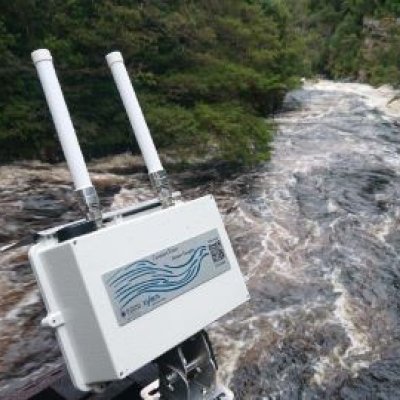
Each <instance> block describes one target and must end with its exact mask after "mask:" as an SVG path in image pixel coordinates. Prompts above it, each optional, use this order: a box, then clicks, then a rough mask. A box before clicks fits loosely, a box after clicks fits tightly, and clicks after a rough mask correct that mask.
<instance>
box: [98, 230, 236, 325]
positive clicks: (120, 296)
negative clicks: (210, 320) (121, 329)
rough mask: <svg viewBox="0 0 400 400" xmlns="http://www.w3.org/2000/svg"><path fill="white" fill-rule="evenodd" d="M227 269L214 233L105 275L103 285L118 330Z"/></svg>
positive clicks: (216, 232) (180, 244)
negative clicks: (118, 326) (115, 318)
mask: <svg viewBox="0 0 400 400" xmlns="http://www.w3.org/2000/svg"><path fill="white" fill-rule="evenodd" d="M229 268H230V265H229V261H228V259H227V257H226V254H225V250H224V248H223V246H222V243H221V238H220V237H219V234H218V231H217V230H216V229H214V230H211V231H209V232H206V233H203V234H202V235H199V236H195V237H193V238H191V239H188V240H185V241H184V242H181V243H179V244H176V245H175V246H171V247H168V248H166V249H164V250H161V251H158V252H157V253H154V254H150V255H149V256H148V257H144V258H142V259H140V260H137V261H134V262H132V263H129V264H128V265H125V266H123V267H120V268H117V269H115V270H113V271H110V272H107V273H106V274H104V275H103V282H104V284H105V286H106V289H107V292H108V295H109V296H110V300H111V303H112V306H113V309H114V312H115V315H116V317H117V321H118V323H119V325H121V326H122V325H125V324H127V323H128V322H130V321H132V320H134V319H136V318H138V317H140V316H142V315H144V314H147V313H148V312H150V311H152V310H154V309H155V308H157V307H159V306H160V305H162V304H165V303H166V302H168V301H170V300H172V299H174V298H175V297H177V296H180V295H181V294H183V293H186V292H187V291H189V290H191V289H194V288H195V287H197V286H199V285H201V284H202V283H205V282H207V281H209V280H210V279H213V278H215V277H216V276H218V275H220V274H222V273H224V272H226V271H227V270H229Z"/></svg>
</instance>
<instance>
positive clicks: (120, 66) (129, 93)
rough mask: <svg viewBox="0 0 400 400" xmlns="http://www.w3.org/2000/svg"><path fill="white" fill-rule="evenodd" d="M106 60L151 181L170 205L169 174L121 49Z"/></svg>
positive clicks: (163, 200)
mask: <svg viewBox="0 0 400 400" xmlns="http://www.w3.org/2000/svg"><path fill="white" fill-rule="evenodd" d="M106 60H107V64H108V66H109V67H110V69H111V73H112V76H113V78H114V81H115V83H116V85H117V89H118V92H119V94H120V96H121V99H122V102H123V104H124V106H125V110H126V113H127V114H128V118H129V121H130V123H131V125H132V129H133V132H134V134H135V137H136V140H137V142H138V145H139V148H140V151H141V152H142V155H143V158H144V162H145V164H146V167H147V170H148V173H149V177H150V180H151V183H152V185H153V187H154V188H155V189H156V191H157V193H158V195H159V197H160V200H161V202H162V204H163V206H165V207H167V206H170V205H171V204H172V195H171V190H170V188H169V184H168V180H167V174H166V172H165V170H164V168H163V166H162V164H161V161H160V157H159V156H158V153H157V150H156V147H155V146H154V142H153V139H152V137H151V134H150V131H149V128H148V126H147V123H146V120H145V119H144V116H143V112H142V109H141V107H140V104H139V101H138V99H137V97H136V93H135V90H134V89H133V85H132V82H131V80H130V78H129V75H128V71H127V70H126V67H125V64H124V59H123V58H122V54H121V53H120V52H119V51H115V52H112V53H110V54H108V55H107V56H106Z"/></svg>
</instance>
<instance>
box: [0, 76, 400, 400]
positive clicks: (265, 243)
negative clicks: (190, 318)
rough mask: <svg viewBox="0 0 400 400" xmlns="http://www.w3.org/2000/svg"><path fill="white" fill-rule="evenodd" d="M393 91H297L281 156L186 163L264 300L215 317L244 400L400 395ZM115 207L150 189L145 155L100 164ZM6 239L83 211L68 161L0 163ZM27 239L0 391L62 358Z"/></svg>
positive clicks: (397, 146)
mask: <svg viewBox="0 0 400 400" xmlns="http://www.w3.org/2000/svg"><path fill="white" fill-rule="evenodd" d="M394 95H395V93H394V91H392V90H391V89H390V88H382V89H381V90H377V89H373V88H371V87H369V86H366V85H357V84H348V83H347V84H340V83H333V82H327V81H322V82H318V83H307V84H306V85H305V87H304V88H303V89H301V90H298V91H295V92H293V93H291V94H290V95H289V96H288V98H287V102H286V108H287V111H285V112H284V113H282V114H281V115H279V116H278V118H277V122H278V123H279V126H280V132H279V134H278V135H277V136H276V138H275V143H274V153H273V157H272V160H271V162H269V163H266V164H265V165H262V166H260V167H258V168H257V169H253V170H250V171H249V170H246V171H243V170H242V171H229V169H227V168H226V167H224V166H223V165H219V166H218V165H214V166H203V167H201V168H200V170H188V171H186V172H184V173H173V174H172V176H171V177H172V183H173V186H174V187H175V188H177V189H179V190H181V191H182V192H183V193H184V197H185V198H195V197H198V196H200V195H202V194H206V193H212V194H214V195H215V197H216V199H217V202H218V205H219V207H220V210H221V211H222V212H223V215H224V219H225V223H226V225H227V229H228V233H229V235H230V237H231V240H232V242H233V245H234V248H235V250H236V254H237V256H238V258H239V260H240V264H241V266H242V270H243V272H244V273H245V275H246V279H247V283H248V286H249V289H250V292H251V296H252V300H251V301H250V302H249V303H248V304H247V305H245V306H243V307H241V308H239V309H238V310H236V311H234V312H233V313H231V314H229V315H228V316H226V317H225V318H223V319H222V320H220V321H218V322H216V323H215V324H213V326H212V327H211V329H210V330H209V331H210V334H211V337H212V340H213V343H214V344H215V347H216V350H217V355H218V359H219V361H220V376H221V378H222V379H223V380H224V381H225V382H227V383H228V384H229V385H230V387H231V388H232V389H233V390H234V391H235V393H236V396H237V399H328V398H329V399H398V398H400V357H399V356H400V297H399V294H398V290H399V288H400V259H399V250H400V247H399V246H400V234H399V233H398V229H397V228H398V218H399V215H400V200H399V195H400V186H399V183H400V136H399V128H398V124H397V121H398V120H399V121H400V112H398V110H397V109H396V104H395V103H393V104H392V105H390V106H389V107H388V106H387V103H388V102H389V101H390V100H391V98H392V97H393V96H394ZM90 169H91V171H92V176H93V178H94V181H95V184H96V186H97V187H98V188H99V192H100V196H101V198H102V200H103V204H104V206H105V207H106V208H109V207H118V206H122V205H126V204H130V203H131V202H135V201H139V200H144V199H147V198H150V197H151V191H150V188H149V186H148V183H147V178H146V175H145V173H144V172H143V169H141V167H140V166H139V164H138V161H137V160H132V158H130V157H128V156H119V157H114V158H109V159H104V160H100V161H97V162H94V163H92V164H91V166H90ZM0 187H1V193H0V207H1V210H2V213H1V216H0V218H1V224H0V246H1V245H2V244H7V243H10V242H12V241H13V240H17V239H20V238H22V237H23V236H24V235H26V234H29V233H32V232H34V231H36V230H39V229H42V228H45V227H48V226H53V225H56V224H58V223H60V222H63V221H70V220H73V219H75V218H76V217H77V216H78V215H79V213H78V211H77V209H76V206H75V202H74V199H73V197H72V195H71V192H70V189H69V176H68V173H67V172H66V171H65V168H64V167H63V166H62V165H60V166H49V165H45V164H41V163H37V162H32V163H24V164H14V165H8V166H3V167H0ZM26 251H27V247H21V248H19V249H17V250H12V251H9V252H7V253H4V254H3V255H1V256H0V257H1V259H0V266H1V267H0V268H1V269H0V271H1V275H0V285H1V293H2V296H1V300H0V302H1V303H0V305H1V306H0V317H1V320H0V324H1V325H0V385H1V389H0V394H1V393H6V391H9V390H13V388H15V387H18V386H19V385H21V384H23V383H25V382H26V381H27V380H29V379H31V378H33V377H34V376H35V375H38V374H42V373H43V372H45V371H48V370H51V369H53V368H54V367H55V366H56V365H59V363H61V362H62V360H61V359H60V355H59V351H58V347H57V344H56V342H55V340H54V337H53V333H52V332H51V331H49V330H45V329H42V328H40V327H39V322H40V319H41V318H42V317H43V316H44V314H45V312H44V310H43V306H42V303H41V301H40V296H39V294H38V291H37V288H36V284H35V282H34V279H33V276H32V273H31V270H30V267H29V264H28V262H27V259H26Z"/></svg>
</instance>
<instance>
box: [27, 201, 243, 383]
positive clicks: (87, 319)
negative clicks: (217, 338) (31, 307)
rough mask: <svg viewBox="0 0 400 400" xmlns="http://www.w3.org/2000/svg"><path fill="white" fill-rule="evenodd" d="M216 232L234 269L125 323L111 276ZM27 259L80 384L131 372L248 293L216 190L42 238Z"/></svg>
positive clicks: (192, 332) (66, 358) (205, 323)
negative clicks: (79, 232) (67, 235)
mask: <svg viewBox="0 0 400 400" xmlns="http://www.w3.org/2000/svg"><path fill="white" fill-rule="evenodd" d="M210 231H213V232H217V235H218V236H219V237H220V242H221V243H220V244H221V245H222V247H223V250H224V252H225V256H226V257H225V259H226V260H227V262H228V263H229V265H230V268H229V269H228V270H224V272H222V273H220V274H219V275H218V276H215V277H212V279H209V280H206V281H204V282H202V283H201V284H199V285H198V286H196V287H194V288H191V289H190V290H188V291H186V292H185V293H183V294H180V295H178V296H177V297H175V298H173V299H171V300H169V301H168V302H166V303H164V304H161V305H158V306H156V308H154V309H152V310H151V311H150V312H147V313H145V314H144V315H141V316H139V317H137V318H136V319H134V320H132V321H130V322H125V323H123V324H121V323H120V322H119V321H118V317H117V316H116V312H115V308H113V304H112V300H110V294H109V292H108V291H107V289H106V286H105V281H107V282H108V276H110V274H111V275H112V276H114V275H113V274H114V273H115V271H119V270H120V269H121V267H122V266H126V265H129V264H130V263H132V262H135V261H137V260H141V259H143V258H146V257H149V255H151V254H153V255H154V254H155V253H157V252H159V251H160V250H162V251H164V249H168V248H171V246H172V247H173V246H175V247H178V246H176V245H177V244H179V243H182V242H183V241H188V240H189V242H191V241H192V240H193V238H198V237H199V235H200V236H201V237H202V236H204V234H205V232H210ZM195 240H196V239H195ZM217 251H219V250H217ZM157 254H158V253H157ZM184 254H186V253H184ZM219 256H220V255H219V254H218V252H217V253H216V257H219ZM29 257H30V261H31V264H32V266H33V269H34V272H35V274H36V277H37V280H38V283H39V286H40V290H41V293H42V296H43V298H44V301H45V304H46V308H47V311H48V316H47V317H46V318H45V319H44V320H43V323H44V324H45V325H48V326H51V327H54V328H55V329H56V332H57V336H58V339H59V343H60V347H61V350H62V353H63V355H64V358H65V361H66V364H67V366H68V370H69V372H70V375H71V377H72V380H73V382H74V384H75V386H76V387H78V388H79V389H81V390H89V389H90V385H91V384H94V383H98V382H104V381H112V380H117V379H122V378H124V377H126V376H127V375H129V374H130V373H132V372H134V371H135V370H137V369H138V368H140V367H142V366H143V365H145V364H147V363H148V362H150V361H152V360H154V359H155V358H157V357H158V356H160V355H161V354H163V353H164V352H165V351H167V350H169V349H171V348H173V347H174V346H176V345H177V344H179V343H181V342H182V341H184V340H185V339H187V338H188V337H190V336H191V335H193V334H195V333H196V332H198V331H200V330H201V329H203V328H204V327H206V326H207V325H209V324H210V323H211V322H213V321H215V320H216V319H218V318H220V317H221V316H223V315H224V314H226V313H228V312H229V311H231V310H232V309H234V308H235V307H237V306H239V305H240V304H241V303H243V302H244V301H246V300H247V299H248V292H247V289H246V286H245V283H244V279H243V276H242V274H241V271H240V269H239V266H238V263H237V260H236V257H235V255H234V252H233V250H232V247H231V244H230V241H229V239H228V236H227V233H226V231H225V228H224V225H223V222H222V219H221V216H220V214H219V212H218V209H217V206H216V204H215V201H214V199H213V197H212V196H205V197H202V198H199V199H197V200H193V201H190V202H185V203H177V204H176V205H175V206H173V207H169V208H167V209H156V210H154V211H152V212H146V213H144V214H138V215H134V216H131V217H128V218H123V219H121V220H120V221H119V222H116V223H112V224H109V225H108V226H105V227H104V228H103V229H100V230H97V231H95V232H92V233H90V234H87V235H83V236H80V237H77V238H75V239H71V240H68V241H65V242H63V243H57V242H56V241H55V240H47V241H46V240H43V241H41V242H39V243H38V244H36V245H34V246H33V247H32V248H31V250H30V252H29ZM213 261H215V260H214V257H213ZM210 265H211V264H210Z"/></svg>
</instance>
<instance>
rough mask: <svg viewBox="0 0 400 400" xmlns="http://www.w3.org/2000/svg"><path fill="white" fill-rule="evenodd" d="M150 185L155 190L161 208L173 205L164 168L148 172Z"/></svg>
mask: <svg viewBox="0 0 400 400" xmlns="http://www.w3.org/2000/svg"><path fill="white" fill-rule="evenodd" d="M149 178H150V182H151V185H152V186H153V188H154V190H155V191H156V192H157V195H158V197H159V199H160V201H161V205H162V207H163V208H167V207H170V206H173V205H174V199H173V197H172V191H171V187H170V186H169V182H168V176H167V173H166V172H165V170H164V169H161V170H159V171H156V172H152V173H150V174H149Z"/></svg>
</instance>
